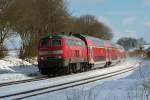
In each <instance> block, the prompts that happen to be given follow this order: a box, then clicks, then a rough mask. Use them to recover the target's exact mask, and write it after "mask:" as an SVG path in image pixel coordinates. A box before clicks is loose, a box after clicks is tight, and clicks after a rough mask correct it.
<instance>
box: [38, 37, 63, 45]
mask: <svg viewBox="0 0 150 100" xmlns="http://www.w3.org/2000/svg"><path fill="white" fill-rule="evenodd" d="M60 45H61V40H59V39H48V38H45V39H42V40H41V43H40V46H41V47H49V46H60Z"/></svg>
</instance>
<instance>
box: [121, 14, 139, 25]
mask: <svg viewBox="0 0 150 100" xmlns="http://www.w3.org/2000/svg"><path fill="white" fill-rule="evenodd" d="M135 21H136V17H134V16H129V17H126V18H125V19H124V20H123V25H125V26H128V25H132V24H133V23H134V22H135Z"/></svg>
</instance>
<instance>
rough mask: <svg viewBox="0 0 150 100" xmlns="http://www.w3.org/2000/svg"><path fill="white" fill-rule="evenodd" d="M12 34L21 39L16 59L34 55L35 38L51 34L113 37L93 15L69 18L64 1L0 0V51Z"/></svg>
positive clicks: (0, 54) (66, 4) (107, 28)
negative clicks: (63, 33) (72, 33)
mask: <svg viewBox="0 0 150 100" xmlns="http://www.w3.org/2000/svg"><path fill="white" fill-rule="evenodd" d="M14 32H15V33H17V34H18V35H19V36H20V37H21V40H22V42H21V50H20V53H19V57H20V58H26V57H34V56H36V55H37V52H36V51H37V46H38V41H39V39H40V38H41V37H43V36H45V35H47V34H50V33H53V32H66V33H69V32H74V33H82V34H87V35H91V36H95V37H99V38H102V39H107V40H110V39H111V38H112V37H113V34H112V30H111V29H110V28H109V27H108V26H106V25H105V24H104V23H102V22H100V21H99V20H98V19H97V18H96V17H95V16H94V15H89V14H87V15H81V16H80V17H75V16H72V14H71V13H70V11H69V9H68V3H67V2H66V1H65V0H0V49H3V48H5V47H4V45H3V44H4V41H5V40H6V39H7V38H8V37H10V36H12V35H14V34H13V33H14ZM0 56H1V57H3V56H4V54H3V52H2V51H0Z"/></svg>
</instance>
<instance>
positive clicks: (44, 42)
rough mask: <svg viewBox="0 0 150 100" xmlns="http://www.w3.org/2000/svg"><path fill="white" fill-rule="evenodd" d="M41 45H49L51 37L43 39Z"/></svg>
mask: <svg viewBox="0 0 150 100" xmlns="http://www.w3.org/2000/svg"><path fill="white" fill-rule="evenodd" d="M40 44H41V45H40V46H41V47H48V46H49V45H50V41H49V39H43V40H41V43H40Z"/></svg>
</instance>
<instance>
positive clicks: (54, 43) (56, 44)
mask: <svg viewBox="0 0 150 100" xmlns="http://www.w3.org/2000/svg"><path fill="white" fill-rule="evenodd" d="M60 45H61V40H58V39H57V40H55V39H53V40H52V46H60Z"/></svg>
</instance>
